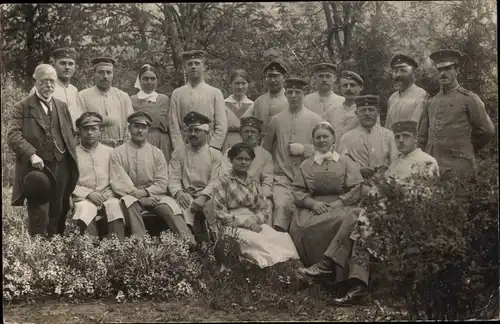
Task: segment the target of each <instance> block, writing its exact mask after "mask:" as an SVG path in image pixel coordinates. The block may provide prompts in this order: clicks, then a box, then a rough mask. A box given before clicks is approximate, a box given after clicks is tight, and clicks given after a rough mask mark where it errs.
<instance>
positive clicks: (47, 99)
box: [35, 88, 52, 103]
mask: <svg viewBox="0 0 500 324" xmlns="http://www.w3.org/2000/svg"><path fill="white" fill-rule="evenodd" d="M35 92H36V95H37V97H38V98H39V99H40V100H42V101H43V103H46V102H49V101H50V100H51V99H52V95H50V97H48V98H45V97H44V96H42V95H41V94H40V92H38V89H37V88H35Z"/></svg>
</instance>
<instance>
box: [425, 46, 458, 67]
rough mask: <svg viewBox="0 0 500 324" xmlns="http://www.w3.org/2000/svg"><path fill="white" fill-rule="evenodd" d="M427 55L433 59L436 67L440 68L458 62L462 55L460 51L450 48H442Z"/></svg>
mask: <svg viewBox="0 0 500 324" xmlns="http://www.w3.org/2000/svg"><path fill="white" fill-rule="evenodd" d="M429 57H430V58H431V60H433V61H434V64H435V65H436V67H437V68H442V67H446V66H451V65H453V64H458V62H459V61H460V58H461V57H462V53H460V52H459V51H455V50H451V49H442V50H439V51H436V52H434V53H432V54H431V55H429Z"/></svg>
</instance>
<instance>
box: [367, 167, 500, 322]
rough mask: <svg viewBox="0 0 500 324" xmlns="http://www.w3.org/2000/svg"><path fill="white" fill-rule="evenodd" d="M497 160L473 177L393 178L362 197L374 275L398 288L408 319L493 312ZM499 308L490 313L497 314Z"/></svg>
mask: <svg viewBox="0 0 500 324" xmlns="http://www.w3.org/2000/svg"><path fill="white" fill-rule="evenodd" d="M497 181H498V160H497V159H496V158H495V159H493V158H491V157H490V158H488V159H485V160H482V161H479V163H478V175H477V178H476V179H473V180H468V181H465V180H458V179H455V180H454V181H451V182H449V181H447V182H445V181H441V180H440V179H437V180H424V179H416V178H413V179H409V182H411V184H407V186H408V188H411V189H410V190H409V191H404V190H401V188H402V186H401V185H398V184H397V183H396V182H395V180H394V179H388V180H386V181H382V182H381V183H379V187H380V188H381V191H382V193H383V196H385V197H386V199H385V201H384V203H383V204H381V203H380V200H379V199H373V200H369V201H366V205H365V207H366V211H367V213H366V216H367V218H368V219H369V220H370V225H371V228H370V229H371V235H370V236H369V237H368V238H367V239H365V240H362V242H363V243H364V244H365V245H366V247H368V248H369V250H370V251H371V252H372V254H373V255H374V256H375V257H376V262H375V263H374V267H375V268H376V269H378V271H376V272H375V274H374V276H375V277H376V278H375V279H376V280H379V281H382V282H386V283H389V286H391V287H399V291H393V293H397V294H399V296H403V297H404V298H405V300H406V308H407V309H408V312H409V315H410V317H411V318H412V319H422V318H425V319H435V320H452V319H467V318H479V317H481V318H491V317H493V316H498V282H499V278H498V273H499V272H498V271H499V269H498V182H497ZM495 311H496V312H497V313H496V314H494V312H495Z"/></svg>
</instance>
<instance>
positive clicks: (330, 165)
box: [73, 111, 437, 305]
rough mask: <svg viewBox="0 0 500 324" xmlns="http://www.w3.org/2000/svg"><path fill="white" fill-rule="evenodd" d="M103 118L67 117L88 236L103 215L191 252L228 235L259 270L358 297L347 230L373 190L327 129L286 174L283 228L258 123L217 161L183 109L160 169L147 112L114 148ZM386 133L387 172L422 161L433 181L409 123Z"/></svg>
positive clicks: (359, 253)
mask: <svg viewBox="0 0 500 324" xmlns="http://www.w3.org/2000/svg"><path fill="white" fill-rule="evenodd" d="M278 118H279V115H278ZM273 120H274V118H273ZM102 121H103V118H102V116H101V115H99V114H98V113H96V112H84V113H83V114H82V115H81V116H80V118H78V119H77V120H76V126H77V128H78V133H79V137H80V145H79V146H78V147H77V154H78V167H79V171H80V178H79V181H78V185H77V187H76V189H75V191H74V193H73V201H74V216H73V219H75V220H77V221H78V223H79V224H80V227H81V229H82V232H83V231H87V232H88V233H90V234H91V235H97V234H98V233H97V227H96V221H97V220H98V219H99V218H104V219H105V220H106V221H107V223H108V232H109V233H114V234H115V235H117V237H118V238H119V239H120V240H123V239H124V237H125V233H126V232H125V228H126V227H127V228H129V229H130V234H132V235H139V236H141V235H144V234H145V233H146V231H147V230H148V229H147V228H146V226H145V223H144V218H143V217H144V216H145V215H157V216H159V217H160V218H161V219H163V220H164V222H165V224H166V226H167V227H168V229H170V230H171V231H173V232H174V233H176V234H180V235H183V236H185V237H186V238H187V239H188V242H189V243H188V244H189V245H190V247H191V248H193V249H194V248H195V247H196V246H197V244H199V240H200V236H199V234H200V233H202V232H207V231H208V232H211V231H212V232H217V231H220V230H221V229H222V230H224V229H230V228H232V229H236V231H228V232H227V233H233V234H231V235H234V234H235V233H236V235H237V238H238V241H239V244H240V250H241V255H242V257H244V258H245V259H247V260H249V261H250V262H253V263H255V264H257V265H259V266H260V267H262V268H264V267H268V266H272V265H274V264H276V263H279V262H285V261H290V262H294V263H299V264H300V267H299V269H297V273H298V274H299V276H300V277H301V278H304V279H307V280H310V279H312V280H334V282H336V283H339V282H346V281H347V282H348V283H349V285H348V286H349V289H348V291H347V293H346V294H344V295H343V296H342V297H339V298H336V299H335V303H336V304H338V305H350V304H352V303H354V302H356V301H357V300H359V298H360V297H362V296H363V295H364V294H365V291H366V288H367V284H368V261H369V254H368V252H367V251H363V250H361V249H360V248H359V246H357V245H356V241H355V240H353V239H352V238H351V232H352V231H353V229H354V227H355V226H356V224H357V221H358V216H359V213H360V211H361V208H359V207H357V205H358V203H359V201H360V199H361V198H362V196H364V195H366V194H367V193H373V192H374V190H373V189H374V188H375V187H374V186H373V185H371V184H369V183H367V182H366V181H365V180H364V176H363V175H362V172H361V169H360V167H359V164H358V163H356V162H355V160H354V159H353V157H352V156H351V155H350V153H349V152H348V151H346V150H344V151H342V148H341V149H340V150H339V149H338V148H337V146H336V137H335V131H334V128H333V126H332V125H331V124H330V123H329V122H327V121H319V122H316V123H315V126H314V127H313V130H312V133H311V134H310V138H311V141H312V143H313V152H312V154H310V156H309V157H308V158H305V159H304V160H303V161H302V162H301V163H300V164H299V167H298V172H295V175H294V177H295V179H294V181H293V184H292V187H291V195H292V197H293V201H292V204H290V205H288V206H285V207H286V208H287V210H289V211H291V213H292V217H291V218H290V220H289V224H287V225H284V223H285V222H283V221H282V220H281V221H280V220H277V219H275V218H274V217H273V216H274V212H275V211H274V212H273V210H274V209H275V208H274V207H275V206H274V203H275V200H276V199H275V197H276V191H275V183H276V182H275V175H274V171H275V166H274V164H273V163H274V161H273V157H272V155H271V153H270V152H268V151H267V150H266V149H265V148H263V147H262V146H260V143H261V133H262V124H263V122H262V121H261V120H259V119H258V118H256V117H243V118H241V126H240V131H239V133H240V136H241V139H242V142H240V143H237V144H235V145H233V146H232V147H230V148H229V149H228V150H227V151H226V152H224V154H223V153H222V152H220V151H219V150H217V149H215V148H212V147H210V146H209V144H208V142H209V139H210V138H209V137H210V135H209V124H210V122H211V120H210V119H209V118H208V117H206V116H204V115H202V114H200V113H198V112H195V111H191V112H189V113H188V114H187V115H186V116H185V117H184V119H183V122H184V125H185V129H184V132H185V137H186V140H187V143H186V144H185V146H184V147H182V148H178V149H176V150H174V152H173V153H172V156H171V159H170V161H169V162H168V163H167V161H166V158H165V156H164V154H163V152H162V151H161V150H160V149H159V148H157V147H156V146H153V145H152V144H150V143H148V130H149V127H150V126H151V124H152V122H153V119H152V117H151V116H150V115H149V114H148V113H147V112H144V111H137V112H134V113H132V114H131V115H130V116H129V117H128V118H127V122H128V131H129V133H130V136H131V138H130V140H129V141H127V142H125V143H124V144H122V145H120V146H118V147H116V148H114V149H113V148H111V147H108V146H106V145H104V144H101V143H99V139H100V133H101V130H102ZM271 124H272V122H271ZM270 128H271V129H272V127H270ZM392 129H393V131H394V139H393V140H394V141H395V142H394V143H396V142H397V144H396V146H397V147H398V149H399V150H400V152H401V156H400V157H397V158H396V159H394V160H393V161H392V163H391V165H390V166H389V168H388V170H387V171H386V175H397V176H398V178H405V177H409V176H410V175H412V174H414V173H415V172H420V173H422V170H424V169H423V168H420V167H418V166H419V165H426V166H428V165H429V164H430V165H431V169H432V170H433V172H429V171H428V170H429V168H425V172H426V174H431V173H434V174H435V172H436V170H437V163H436V161H435V160H434V159H433V158H432V157H430V156H429V155H427V154H425V153H423V152H422V151H421V150H420V149H418V148H417V142H416V133H417V123H416V122H414V121H401V122H396V123H394V124H393V125H392ZM351 154H352V153H351ZM421 155H425V156H424V157H422V156H421ZM427 162H429V163H427ZM103 207H104V208H103ZM299 260H300V261H299Z"/></svg>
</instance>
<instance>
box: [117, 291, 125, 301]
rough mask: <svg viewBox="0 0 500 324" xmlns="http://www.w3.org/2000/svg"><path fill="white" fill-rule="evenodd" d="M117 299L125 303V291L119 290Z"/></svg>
mask: <svg viewBox="0 0 500 324" xmlns="http://www.w3.org/2000/svg"><path fill="white" fill-rule="evenodd" d="M115 299H116V301H117V302H119V303H123V301H125V295H124V294H123V291H121V290H120V291H118V294H116V297H115Z"/></svg>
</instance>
